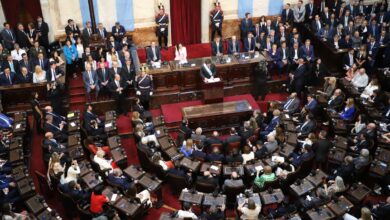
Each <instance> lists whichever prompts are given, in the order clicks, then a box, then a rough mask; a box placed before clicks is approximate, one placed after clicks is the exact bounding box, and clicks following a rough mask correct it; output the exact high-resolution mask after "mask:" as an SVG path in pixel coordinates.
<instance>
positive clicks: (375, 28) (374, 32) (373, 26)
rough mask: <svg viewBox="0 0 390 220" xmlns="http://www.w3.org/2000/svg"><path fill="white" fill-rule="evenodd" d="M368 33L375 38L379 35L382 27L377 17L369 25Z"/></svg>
mask: <svg viewBox="0 0 390 220" xmlns="http://www.w3.org/2000/svg"><path fill="white" fill-rule="evenodd" d="M368 33H369V34H370V35H371V36H373V37H375V38H377V37H378V35H379V33H380V28H379V25H378V23H377V21H376V19H373V20H371V23H370V25H369V26H368Z"/></svg>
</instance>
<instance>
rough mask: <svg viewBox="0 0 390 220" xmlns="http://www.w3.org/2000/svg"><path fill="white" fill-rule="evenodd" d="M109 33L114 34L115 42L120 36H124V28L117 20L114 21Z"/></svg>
mask: <svg viewBox="0 0 390 220" xmlns="http://www.w3.org/2000/svg"><path fill="white" fill-rule="evenodd" d="M111 34H112V36H114V38H115V41H116V42H120V41H121V40H122V37H123V36H125V34H126V30H125V27H123V26H122V25H121V24H120V23H119V22H115V26H113V27H112V29H111Z"/></svg>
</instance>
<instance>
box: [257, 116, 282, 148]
mask: <svg viewBox="0 0 390 220" xmlns="http://www.w3.org/2000/svg"><path fill="white" fill-rule="evenodd" d="M272 115H273V118H272V120H271V121H270V122H269V123H268V124H264V125H263V127H264V129H263V130H262V131H261V132H260V139H261V140H265V137H266V136H267V135H268V134H269V133H271V132H272V131H273V130H274V129H275V128H276V126H277V125H278V124H279V121H280V111H279V110H278V109H275V110H274V111H273V112H272Z"/></svg>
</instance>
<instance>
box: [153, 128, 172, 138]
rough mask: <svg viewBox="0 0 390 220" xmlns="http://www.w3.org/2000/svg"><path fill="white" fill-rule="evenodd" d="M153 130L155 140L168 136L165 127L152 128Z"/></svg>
mask: <svg viewBox="0 0 390 220" xmlns="http://www.w3.org/2000/svg"><path fill="white" fill-rule="evenodd" d="M154 130H155V134H154V135H156V138H157V139H159V138H161V137H164V136H167V135H169V134H168V130H167V127H165V126H164V125H161V126H157V127H154Z"/></svg>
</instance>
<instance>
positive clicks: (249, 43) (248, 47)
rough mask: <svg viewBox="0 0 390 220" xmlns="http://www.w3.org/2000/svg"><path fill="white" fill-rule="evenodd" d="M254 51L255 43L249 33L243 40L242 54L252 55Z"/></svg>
mask: <svg viewBox="0 0 390 220" xmlns="http://www.w3.org/2000/svg"><path fill="white" fill-rule="evenodd" d="M255 49H256V41H255V38H253V34H252V32H249V33H248V35H247V37H246V38H244V52H249V53H254V52H255Z"/></svg>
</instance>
